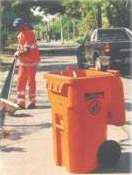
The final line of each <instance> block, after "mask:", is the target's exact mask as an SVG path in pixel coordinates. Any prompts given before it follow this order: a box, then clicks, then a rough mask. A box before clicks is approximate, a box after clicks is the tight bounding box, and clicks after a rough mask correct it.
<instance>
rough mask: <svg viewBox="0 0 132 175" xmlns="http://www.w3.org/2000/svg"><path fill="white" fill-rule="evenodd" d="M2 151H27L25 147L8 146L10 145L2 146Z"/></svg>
mask: <svg viewBox="0 0 132 175" xmlns="http://www.w3.org/2000/svg"><path fill="white" fill-rule="evenodd" d="M0 151H2V152H7V153H9V152H26V151H25V150H24V148H21V147H8V146H3V147H0Z"/></svg>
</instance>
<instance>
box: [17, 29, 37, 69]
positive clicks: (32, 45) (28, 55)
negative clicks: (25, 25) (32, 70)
mask: <svg viewBox="0 0 132 175" xmlns="http://www.w3.org/2000/svg"><path fill="white" fill-rule="evenodd" d="M17 37H18V51H19V53H20V64H22V65H25V66H26V65H27V66H28V65H29V66H30V65H31V66H32V65H35V64H38V63H39V61H40V55H39V51H38V48H37V45H36V39H35V34H34V32H33V30H31V29H26V30H24V31H22V32H20V33H19V34H18V36H17Z"/></svg>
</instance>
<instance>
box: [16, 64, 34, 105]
mask: <svg viewBox="0 0 132 175" xmlns="http://www.w3.org/2000/svg"><path fill="white" fill-rule="evenodd" d="M36 69H37V66H22V65H20V66H19V70H18V80H17V92H18V96H17V101H18V103H21V102H22V103H25V96H26V87H27V86H28V97H29V101H30V102H31V103H35V101H36V80H35V75H36Z"/></svg>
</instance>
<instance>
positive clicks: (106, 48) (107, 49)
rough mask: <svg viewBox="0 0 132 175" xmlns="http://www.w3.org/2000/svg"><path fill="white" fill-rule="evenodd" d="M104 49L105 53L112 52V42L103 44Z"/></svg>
mask: <svg viewBox="0 0 132 175" xmlns="http://www.w3.org/2000/svg"><path fill="white" fill-rule="evenodd" d="M102 51H103V52H105V53H110V52H111V44H110V43H105V44H103V45H102Z"/></svg>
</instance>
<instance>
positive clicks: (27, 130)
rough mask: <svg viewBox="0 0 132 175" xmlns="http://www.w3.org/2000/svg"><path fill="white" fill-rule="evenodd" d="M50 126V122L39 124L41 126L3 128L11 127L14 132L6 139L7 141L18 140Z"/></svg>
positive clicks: (15, 125)
mask: <svg viewBox="0 0 132 175" xmlns="http://www.w3.org/2000/svg"><path fill="white" fill-rule="evenodd" d="M51 126H52V124H51V123H50V122H47V123H41V124H31V125H30V124H20V125H19V124H11V125H5V127H12V128H14V130H12V132H11V133H10V136H9V137H8V139H9V140H20V139H22V138H23V136H25V135H29V134H32V133H35V132H37V131H38V130H40V129H46V128H50V127H51Z"/></svg>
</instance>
